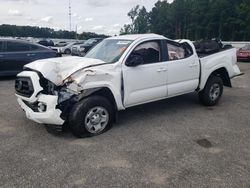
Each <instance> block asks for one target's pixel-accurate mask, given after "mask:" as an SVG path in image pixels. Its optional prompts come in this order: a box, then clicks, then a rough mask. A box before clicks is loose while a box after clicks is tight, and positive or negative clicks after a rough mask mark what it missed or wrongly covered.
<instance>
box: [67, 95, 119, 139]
mask: <svg viewBox="0 0 250 188" xmlns="http://www.w3.org/2000/svg"><path fill="white" fill-rule="evenodd" d="M114 114H115V113H114V108H113V106H112V104H111V103H110V101H109V100H108V99H106V98H104V97H101V96H90V97H88V98H86V99H83V100H82V101H80V102H79V103H77V104H75V105H74V107H73V108H72V111H71V113H70V115H69V126H70V128H71V131H72V133H73V134H74V135H75V136H76V137H79V138H84V137H92V136H96V135H100V134H102V133H104V132H106V131H107V130H109V129H110V128H111V127H112V124H113V122H114ZM105 118H106V119H105Z"/></svg>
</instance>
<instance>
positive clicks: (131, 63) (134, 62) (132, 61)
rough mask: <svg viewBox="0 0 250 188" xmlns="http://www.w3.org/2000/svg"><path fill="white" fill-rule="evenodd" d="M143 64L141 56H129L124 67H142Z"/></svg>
mask: <svg viewBox="0 0 250 188" xmlns="http://www.w3.org/2000/svg"><path fill="white" fill-rule="evenodd" d="M143 63H144V61H143V58H142V56H140V55H138V54H131V55H130V57H129V58H128V59H127V61H126V63H125V65H127V66H128V67H136V66H138V65H142V64H143Z"/></svg>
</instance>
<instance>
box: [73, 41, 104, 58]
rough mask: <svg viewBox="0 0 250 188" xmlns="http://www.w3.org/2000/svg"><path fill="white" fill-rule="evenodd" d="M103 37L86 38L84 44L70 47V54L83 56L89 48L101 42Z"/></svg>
mask: <svg viewBox="0 0 250 188" xmlns="http://www.w3.org/2000/svg"><path fill="white" fill-rule="evenodd" d="M102 40H103V38H92V39H89V40H87V41H86V42H85V43H84V44H82V45H79V46H76V47H74V48H72V52H71V54H72V55H77V56H84V55H85V54H86V53H87V52H88V51H89V50H90V49H91V48H93V47H94V46H95V45H97V44H98V43H99V42H101V41H102Z"/></svg>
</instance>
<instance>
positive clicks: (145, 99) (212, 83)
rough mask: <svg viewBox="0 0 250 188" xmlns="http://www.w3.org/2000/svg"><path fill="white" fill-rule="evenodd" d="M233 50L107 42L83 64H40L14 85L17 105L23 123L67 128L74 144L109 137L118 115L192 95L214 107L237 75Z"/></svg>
mask: <svg viewBox="0 0 250 188" xmlns="http://www.w3.org/2000/svg"><path fill="white" fill-rule="evenodd" d="M236 62H237V60H236V49H234V48H230V49H221V50H220V51H219V52H217V53H214V54H209V55H204V54H197V52H196V49H195V47H194V45H193V43H192V42H191V41H189V40H178V41H173V40H170V39H168V38H165V37H163V36H160V35H156V34H143V35H125V36H118V37H111V38H108V39H105V40H104V41H102V42H101V43H99V44H98V45H97V46H96V47H95V48H93V49H92V50H91V51H90V52H89V53H87V55H86V56H85V57H62V58H53V59H46V60H39V61H35V62H33V63H30V64H28V65H26V66H25V67H24V71H23V72H21V73H20V74H19V75H18V76H17V79H16V83H15V88H16V96H17V98H18V103H19V104H20V105H21V107H22V109H23V110H24V111H25V112H26V116H27V118H29V119H31V120H33V121H35V122H37V123H41V124H45V125H47V126H48V125H50V126H52V127H57V128H60V127H63V125H65V124H67V125H69V126H70V128H71V130H72V132H73V133H74V135H76V136H78V137H86V136H95V135H98V134H101V133H103V132H105V131H107V130H108V129H109V128H110V127H111V126H112V124H113V122H114V121H115V120H116V117H117V116H116V114H117V113H116V112H117V111H120V110H125V109H126V108H129V107H132V106H136V105H140V104H144V103H149V102H153V101H157V100H161V99H166V98H170V97H174V96H178V95H183V94H186V93H191V92H197V93H198V95H199V98H200V100H201V102H202V103H203V104H204V105H208V106H212V105H216V104H217V103H218V101H219V99H220V97H221V95H222V93H223V85H224V86H228V87H231V80H230V79H231V78H233V77H235V76H238V75H240V74H241V72H240V70H239V68H238V66H237V65H236Z"/></svg>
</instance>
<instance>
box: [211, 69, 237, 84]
mask: <svg viewBox="0 0 250 188" xmlns="http://www.w3.org/2000/svg"><path fill="white" fill-rule="evenodd" d="M211 75H213V76H218V77H220V78H221V79H222V81H223V85H224V86H227V87H232V83H231V79H230V77H229V74H228V71H227V69H226V68H225V67H221V68H219V69H216V70H215V71H213V72H212V73H211V74H210V76H211ZM210 76H209V77H210Z"/></svg>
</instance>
